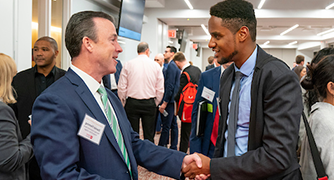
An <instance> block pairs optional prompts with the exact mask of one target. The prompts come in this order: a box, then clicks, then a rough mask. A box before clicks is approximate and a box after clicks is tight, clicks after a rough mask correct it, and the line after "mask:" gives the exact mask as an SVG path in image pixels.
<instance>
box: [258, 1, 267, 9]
mask: <svg viewBox="0 0 334 180" xmlns="http://www.w3.org/2000/svg"><path fill="white" fill-rule="evenodd" d="M264 2H266V0H261V2H260V4H259V6H258V7H257V8H258V9H261V8H262V6H263V4H264Z"/></svg>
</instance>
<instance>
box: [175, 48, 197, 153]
mask: <svg viewBox="0 0 334 180" xmlns="http://www.w3.org/2000/svg"><path fill="white" fill-rule="evenodd" d="M173 60H174V61H175V64H176V66H177V67H178V68H179V69H180V70H181V77H180V87H179V91H178V92H177V94H176V96H175V102H176V103H177V104H178V103H179V100H180V95H181V93H182V90H183V88H184V87H185V86H186V85H187V84H188V82H189V81H188V78H187V76H186V75H185V74H184V72H186V73H188V75H189V77H190V82H192V83H193V84H196V85H198V81H199V78H200V76H201V70H200V69H199V68H198V67H196V66H193V65H191V64H190V63H189V61H188V60H186V57H185V56H184V54H183V53H182V52H177V53H176V54H175V55H174V57H173ZM181 106H182V104H181ZM177 109H182V108H181V107H177ZM178 116H179V118H180V120H181V138H180V139H181V140H180V147H179V150H180V151H182V152H185V153H186V152H187V151H188V145H189V137H190V132H191V123H187V122H183V121H184V120H183V117H181V116H182V112H179V113H178Z"/></svg>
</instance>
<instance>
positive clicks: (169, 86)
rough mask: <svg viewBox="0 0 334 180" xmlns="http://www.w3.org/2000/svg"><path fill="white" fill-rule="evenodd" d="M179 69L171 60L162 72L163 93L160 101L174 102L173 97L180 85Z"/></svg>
mask: <svg viewBox="0 0 334 180" xmlns="http://www.w3.org/2000/svg"><path fill="white" fill-rule="evenodd" d="M180 76H181V70H180V69H179V68H178V67H177V66H176V64H175V62H174V61H173V60H171V61H170V62H169V64H168V66H167V68H166V71H165V73H164V78H165V93H164V97H163V98H162V102H164V101H165V102H168V103H174V98H175V95H176V93H177V91H178V90H179V86H180Z"/></svg>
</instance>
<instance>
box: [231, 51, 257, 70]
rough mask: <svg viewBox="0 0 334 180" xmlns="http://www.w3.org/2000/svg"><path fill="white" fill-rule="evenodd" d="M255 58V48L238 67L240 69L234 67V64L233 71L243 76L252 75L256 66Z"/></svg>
mask: <svg viewBox="0 0 334 180" xmlns="http://www.w3.org/2000/svg"><path fill="white" fill-rule="evenodd" d="M256 57H257V46H256V48H255V49H254V51H253V53H252V55H251V56H249V58H248V59H247V60H246V62H245V63H244V64H243V65H242V66H241V67H240V69H239V68H238V67H237V66H235V64H234V70H235V71H240V72H241V73H242V74H243V75H245V76H249V75H251V74H252V72H253V70H254V67H255V64H256Z"/></svg>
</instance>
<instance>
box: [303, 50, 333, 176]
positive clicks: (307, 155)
mask: <svg viewBox="0 0 334 180" xmlns="http://www.w3.org/2000/svg"><path fill="white" fill-rule="evenodd" d="M309 68H310V69H309V70H310V80H311V81H310V82H311V83H312V84H313V88H314V89H315V91H316V92H317V95H318V99H319V102H317V103H315V104H314V105H312V108H311V116H310V118H309V124H310V127H311V131H312V134H313V136H314V139H315V142H316V143H317V148H318V151H319V154H320V157H321V160H322V162H323V165H324V168H325V171H326V174H327V175H328V177H329V179H330V180H334V153H333V149H334V71H333V70H334V55H330V56H326V57H325V58H323V59H322V60H321V61H320V62H319V63H318V64H317V65H315V66H310V67H309ZM300 165H301V171H302V175H303V179H316V177H317V174H316V171H315V167H314V163H313V159H312V155H311V152H310V147H309V142H308V139H307V137H306V136H305V137H304V139H303V142H302V146H301V156H300Z"/></svg>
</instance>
